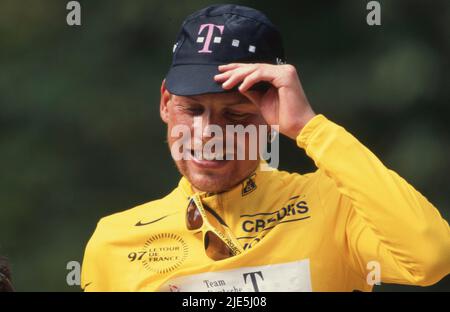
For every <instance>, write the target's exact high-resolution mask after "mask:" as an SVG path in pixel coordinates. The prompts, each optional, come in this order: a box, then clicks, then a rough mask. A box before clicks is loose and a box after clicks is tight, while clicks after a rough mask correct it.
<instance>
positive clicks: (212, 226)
mask: <svg viewBox="0 0 450 312" xmlns="http://www.w3.org/2000/svg"><path fill="white" fill-rule="evenodd" d="M186 227H187V229H188V230H189V231H195V230H201V231H202V238H203V242H204V247H205V252H206V255H207V256H208V257H210V258H211V259H213V260H215V261H219V260H223V259H226V258H230V257H233V256H235V255H238V254H240V253H242V252H243V248H242V247H241V245H240V244H239V243H238V241H237V240H236V239H235V238H234V236H233V234H232V233H231V231H230V229H229V228H228V226H226V225H223V224H221V223H220V222H219V221H218V220H217V219H216V218H208V216H207V211H206V209H205V208H204V207H203V204H202V202H201V200H200V197H199V196H198V194H195V195H193V196H192V197H191V199H190V201H189V204H188V207H187V210H186Z"/></svg>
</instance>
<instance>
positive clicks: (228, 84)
mask: <svg viewBox="0 0 450 312" xmlns="http://www.w3.org/2000/svg"><path fill="white" fill-rule="evenodd" d="M254 70H255V68H253V67H242V68H239V69H235V70H234V71H233V73H232V74H231V76H230V77H229V78H228V79H227V80H226V81H225V82H224V83H223V84H222V87H223V88H224V89H232V88H233V87H234V86H235V85H236V84H237V83H238V82H240V81H242V80H243V79H244V78H245V77H246V76H247V75H249V74H250V73H251V72H252V71H254Z"/></svg>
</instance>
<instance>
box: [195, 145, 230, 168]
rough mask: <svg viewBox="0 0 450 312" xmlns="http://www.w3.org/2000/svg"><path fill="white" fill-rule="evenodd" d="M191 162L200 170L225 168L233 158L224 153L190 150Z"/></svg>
mask: <svg viewBox="0 0 450 312" xmlns="http://www.w3.org/2000/svg"><path fill="white" fill-rule="evenodd" d="M190 152H191V153H190V154H191V160H192V162H193V163H194V164H195V165H197V166H199V167H202V168H211V169H213V168H220V167H223V166H225V165H226V164H227V163H228V162H229V161H230V160H231V159H234V158H233V154H227V153H224V152H216V153H212V152H205V151H201V150H191V151H190Z"/></svg>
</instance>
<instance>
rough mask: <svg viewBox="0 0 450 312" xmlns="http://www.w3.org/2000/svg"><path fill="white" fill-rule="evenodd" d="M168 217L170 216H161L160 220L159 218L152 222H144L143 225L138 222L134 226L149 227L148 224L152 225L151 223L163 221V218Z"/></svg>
mask: <svg viewBox="0 0 450 312" xmlns="http://www.w3.org/2000/svg"><path fill="white" fill-rule="evenodd" d="M168 216H170V215H166V216H163V217H161V218H159V219H156V220H153V221H150V222H145V223H143V222H142V221H140V220H139V222H138V223H136V224H135V225H134V226H143V225H149V224H152V223H155V222H158V221H161V220H162V219H165V218H167V217H168Z"/></svg>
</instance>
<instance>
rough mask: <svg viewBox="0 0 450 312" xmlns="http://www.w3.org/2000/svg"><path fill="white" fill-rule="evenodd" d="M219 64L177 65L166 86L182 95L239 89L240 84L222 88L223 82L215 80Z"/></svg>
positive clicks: (262, 85) (263, 87)
mask: <svg viewBox="0 0 450 312" xmlns="http://www.w3.org/2000/svg"><path fill="white" fill-rule="evenodd" d="M218 66H219V65H209V64H208V65H206V64H204V65H202V64H191V65H176V66H173V67H171V68H170V70H169V72H168V73H167V75H166V82H165V86H166V89H167V90H169V92H170V93H172V94H175V95H181V96H189V95H199V94H206V93H227V92H235V91H239V90H238V87H239V84H238V85H236V86H235V87H234V88H232V89H224V88H222V84H221V83H218V82H216V81H215V80H214V76H215V75H217V74H220V71H219V69H218ZM270 86H271V84H270V83H268V82H260V83H257V84H255V85H253V86H252V87H251V88H250V90H259V91H266V90H267V89H268V88H269V87H270Z"/></svg>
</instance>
